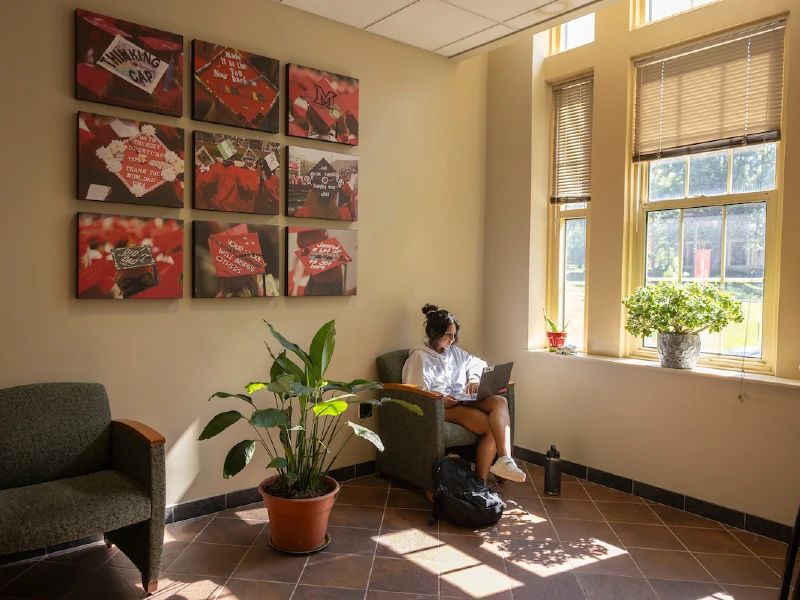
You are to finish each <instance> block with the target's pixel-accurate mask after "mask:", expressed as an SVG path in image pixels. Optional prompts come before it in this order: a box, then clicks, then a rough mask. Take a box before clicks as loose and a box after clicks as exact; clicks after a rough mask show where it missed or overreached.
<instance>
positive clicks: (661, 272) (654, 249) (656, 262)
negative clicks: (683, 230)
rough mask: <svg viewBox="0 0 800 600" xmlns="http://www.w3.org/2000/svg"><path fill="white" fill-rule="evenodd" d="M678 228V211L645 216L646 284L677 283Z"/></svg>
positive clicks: (679, 221) (679, 218) (679, 215)
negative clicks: (656, 282) (657, 282)
mask: <svg viewBox="0 0 800 600" xmlns="http://www.w3.org/2000/svg"><path fill="white" fill-rule="evenodd" d="M680 227H681V211H680V210H659V211H653V212H650V213H648V214H647V273H646V275H645V277H646V279H647V281H646V283H652V282H655V281H678V275H679V272H678V270H679V269H680V254H679V250H678V246H679V245H680Z"/></svg>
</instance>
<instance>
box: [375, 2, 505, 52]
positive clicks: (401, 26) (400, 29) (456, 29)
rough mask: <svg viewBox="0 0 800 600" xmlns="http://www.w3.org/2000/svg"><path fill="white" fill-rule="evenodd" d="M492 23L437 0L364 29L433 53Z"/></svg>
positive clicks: (404, 11) (492, 24)
mask: <svg viewBox="0 0 800 600" xmlns="http://www.w3.org/2000/svg"><path fill="white" fill-rule="evenodd" d="M492 26H494V23H493V22H492V21H490V20H488V19H484V18H483V17H479V16H476V15H473V14H472V13H469V12H466V11H464V10H461V9H460V8H456V7H454V6H451V5H449V4H445V3H444V2H440V1H439V0H419V1H418V2H415V3H414V4H412V5H411V6H409V7H408V8H404V9H403V10H401V11H398V12H396V13H395V14H393V15H391V16H390V17H387V18H386V19H384V20H382V21H379V22H378V23H375V25H372V26H371V27H368V28H367V31H371V32H373V33H377V34H378V35H383V36H386V37H389V38H392V39H394V40H397V41H399V42H404V43H406V44H411V45H412V46H417V47H419V48H424V49H425V50H436V49H437V48H441V47H443V46H446V45H448V44H452V43H453V42H456V41H458V40H460V39H463V38H466V37H469V36H471V35H473V34H475V33H478V32H479V31H483V30H484V29H489V28H490V27H492Z"/></svg>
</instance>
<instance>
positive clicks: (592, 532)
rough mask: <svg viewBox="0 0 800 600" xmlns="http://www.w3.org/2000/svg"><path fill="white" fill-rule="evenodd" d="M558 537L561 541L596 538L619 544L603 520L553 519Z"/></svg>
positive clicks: (579, 540) (581, 540) (580, 540)
mask: <svg viewBox="0 0 800 600" xmlns="http://www.w3.org/2000/svg"><path fill="white" fill-rule="evenodd" d="M551 523H552V524H553V527H555V529H556V533H557V534H558V538H559V539H560V540H561V541H562V542H588V541H591V540H596V541H599V542H604V543H606V544H612V545H619V544H621V542H620V540H619V538H618V537H617V535H616V534H615V533H614V532H613V531H612V530H611V527H610V526H609V525H608V523H606V522H605V521H576V520H574V519H553V520H552V521H551Z"/></svg>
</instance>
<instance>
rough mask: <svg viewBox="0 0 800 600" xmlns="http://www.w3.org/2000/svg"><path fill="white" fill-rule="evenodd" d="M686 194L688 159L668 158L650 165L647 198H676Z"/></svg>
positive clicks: (657, 199) (649, 199)
mask: <svg viewBox="0 0 800 600" xmlns="http://www.w3.org/2000/svg"><path fill="white" fill-rule="evenodd" d="M685 196H686V159H685V158H683V157H681V158H666V159H664V160H654V161H653V162H651V163H650V165H649V178H648V190H647V200H648V201H649V202H657V201H659V200H676V199H678V198H684V197H685Z"/></svg>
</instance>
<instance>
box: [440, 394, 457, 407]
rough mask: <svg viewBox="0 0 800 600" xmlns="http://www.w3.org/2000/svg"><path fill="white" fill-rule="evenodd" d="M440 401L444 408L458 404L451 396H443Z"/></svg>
mask: <svg viewBox="0 0 800 600" xmlns="http://www.w3.org/2000/svg"><path fill="white" fill-rule="evenodd" d="M442 400H443V401H444V407H445V408H452V407H454V406H455V405H456V404H458V400H456V399H455V398H453V397H452V396H445V397H444V398H442Z"/></svg>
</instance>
